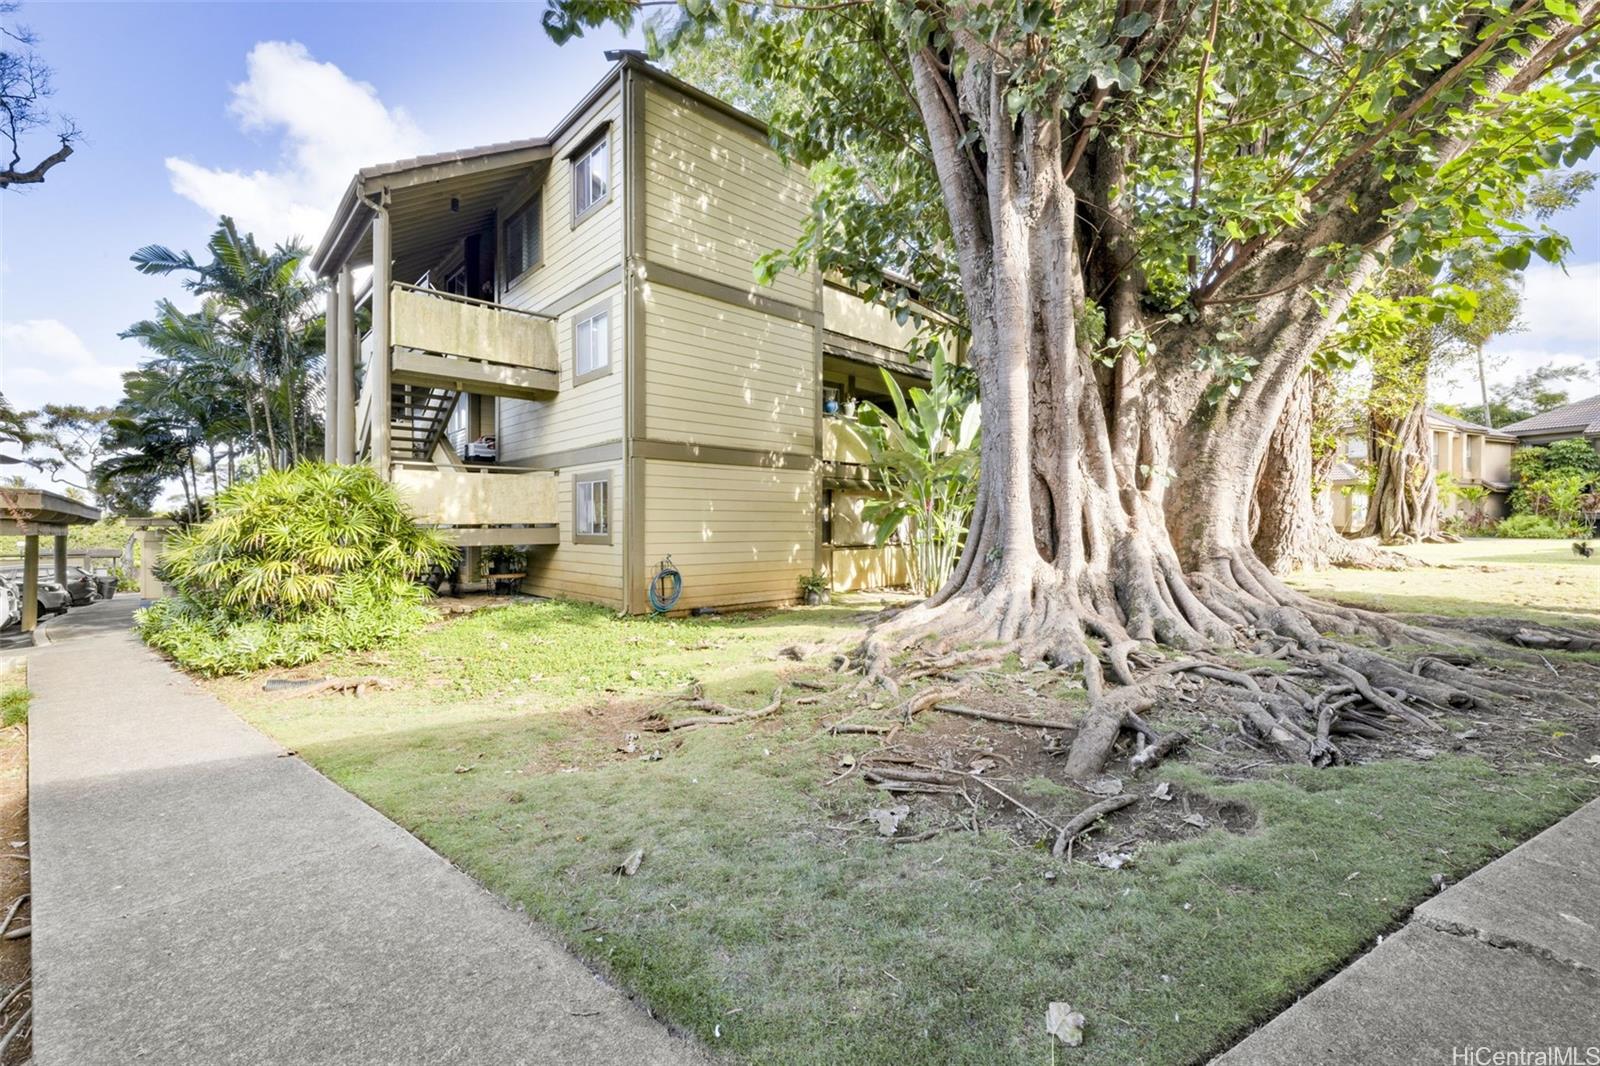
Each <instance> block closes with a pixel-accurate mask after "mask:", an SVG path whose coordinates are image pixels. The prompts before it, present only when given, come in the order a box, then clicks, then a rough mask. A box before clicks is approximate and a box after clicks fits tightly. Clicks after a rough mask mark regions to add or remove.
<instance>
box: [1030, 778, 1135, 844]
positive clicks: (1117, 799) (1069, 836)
mask: <svg viewBox="0 0 1600 1066" xmlns="http://www.w3.org/2000/svg"><path fill="white" fill-rule="evenodd" d="M1137 802H1139V797H1138V796H1135V795H1132V794H1129V795H1126V796H1112V797H1111V798H1110V799H1106V800H1101V801H1100V802H1099V803H1096V804H1095V805H1093V806H1092V807H1086V808H1084V809H1083V810H1081V811H1079V812H1078V813H1077V814H1076V815H1074V816H1073V818H1072V821H1070V822H1068V823H1067V824H1066V825H1064V826H1062V827H1061V831H1060V832H1058V833H1057V834H1056V842H1055V843H1054V844H1052V845H1051V846H1050V854H1051V855H1054V856H1055V857H1056V858H1058V859H1059V858H1060V857H1061V856H1062V855H1064V854H1066V851H1067V845H1068V844H1070V843H1072V841H1073V839H1074V838H1076V837H1077V836H1078V835H1079V834H1080V833H1082V832H1083V831H1084V830H1085V829H1088V828H1089V827H1090V826H1091V825H1093V824H1094V823H1096V822H1098V821H1099V820H1100V819H1102V818H1104V817H1105V816H1106V815H1108V814H1112V813H1114V812H1116V811H1120V810H1122V808H1124V807H1126V806H1128V805H1129V804H1133V803H1137Z"/></svg>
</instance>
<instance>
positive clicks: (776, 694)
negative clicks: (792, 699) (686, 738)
mask: <svg viewBox="0 0 1600 1066" xmlns="http://www.w3.org/2000/svg"><path fill="white" fill-rule="evenodd" d="M684 704H685V706H687V707H689V708H690V709H691V710H696V711H713V712H715V713H713V714H708V715H700V716H698V717H694V718H672V719H668V718H663V717H661V715H660V713H659V712H657V714H656V715H655V716H653V717H651V718H649V719H647V720H646V721H645V722H644V728H645V729H647V730H650V731H651V732H653V733H676V732H678V731H680V730H683V729H698V728H699V727H701V726H707V725H737V724H739V723H742V722H753V721H755V720H756V719H757V718H765V717H766V716H767V715H769V714H775V713H777V711H778V710H779V708H781V707H782V706H783V689H781V688H779V689H775V690H773V693H772V702H771V703H769V704H767V705H766V706H765V707H761V708H758V709H756V710H753V711H741V710H739V709H738V708H736V707H729V706H728V705H726V704H723V703H717V702H715V701H714V700H708V699H705V698H703V697H701V696H700V695H699V690H698V689H696V694H695V695H694V696H692V697H691V698H690V699H688V700H686V701H684Z"/></svg>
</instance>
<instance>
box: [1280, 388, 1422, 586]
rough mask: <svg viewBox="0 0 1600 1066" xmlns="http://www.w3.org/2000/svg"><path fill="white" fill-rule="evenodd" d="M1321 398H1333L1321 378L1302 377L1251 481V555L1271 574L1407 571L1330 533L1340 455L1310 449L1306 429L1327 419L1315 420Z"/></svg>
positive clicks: (1389, 556)
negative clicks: (1329, 570) (1327, 569)
mask: <svg viewBox="0 0 1600 1066" xmlns="http://www.w3.org/2000/svg"><path fill="white" fill-rule="evenodd" d="M1325 397H1331V386H1330V385H1329V384H1328V383H1327V381H1326V378H1324V377H1323V376H1322V375H1318V374H1315V373H1313V372H1310V371H1308V372H1307V373H1305V374H1303V375H1301V378H1300V380H1299V381H1298V382H1296V383H1295V387H1294V390H1293V391H1292V392H1291V393H1290V394H1289V401H1288V403H1287V404H1286V405H1285V406H1284V409H1283V417H1282V418H1280V419H1279V420H1278V424H1277V426H1276V427H1275V428H1274V429H1273V431H1272V440H1271V442H1270V443H1269V445H1268V450H1267V458H1266V461H1265V462H1263V463H1262V464H1261V472H1260V474H1259V475H1258V476H1257V479H1256V495H1255V512H1256V513H1255V520H1254V537H1253V542H1252V544H1253V547H1254V549H1255V552H1256V555H1257V556H1259V557H1260V559H1261V561H1262V563H1264V564H1265V565H1266V567H1267V568H1268V569H1269V570H1271V571H1272V572H1273V573H1274V574H1288V573H1293V572H1295V571H1297V570H1320V569H1322V568H1323V567H1326V566H1345V567H1352V568H1356V569H1363V570H1402V569H1405V568H1406V567H1407V566H1409V565H1411V564H1410V561H1409V560H1407V559H1406V557H1405V556H1403V555H1400V554H1398V553H1397V552H1390V551H1384V550H1382V549H1380V548H1375V547H1373V546H1372V545H1371V544H1370V543H1362V542H1359V541H1352V540H1349V539H1348V538H1346V537H1344V536H1342V535H1341V534H1340V533H1339V531H1338V530H1337V529H1335V528H1334V525H1333V500H1332V485H1331V482H1332V474H1333V465H1334V463H1335V461H1336V460H1337V458H1338V455H1337V452H1336V451H1335V450H1334V449H1333V448H1331V447H1323V448H1317V447H1314V446H1313V440H1312V438H1313V429H1312V427H1313V426H1315V425H1317V424H1318V423H1319V419H1322V418H1326V417H1327V415H1326V414H1325V413H1324V414H1322V415H1319V414H1318V411H1319V409H1321V410H1325V408H1326V406H1327V399H1325ZM1319 400H1321V407H1320V408H1319Z"/></svg>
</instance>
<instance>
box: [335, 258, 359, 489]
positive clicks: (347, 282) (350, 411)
mask: <svg viewBox="0 0 1600 1066" xmlns="http://www.w3.org/2000/svg"><path fill="white" fill-rule="evenodd" d="M355 285H356V282H355V278H354V277H353V276H352V275H351V273H350V265H349V264H348V263H346V264H345V265H344V266H342V267H340V268H339V281H338V289H337V291H338V294H339V369H338V373H337V374H336V375H335V377H337V379H338V384H339V413H338V422H339V431H338V437H339V439H338V443H337V447H336V450H335V452H334V461H335V462H339V463H344V464H346V465H349V464H350V463H353V462H355V461H356V401H357V399H359V397H357V396H356V293H355Z"/></svg>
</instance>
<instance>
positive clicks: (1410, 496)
mask: <svg viewBox="0 0 1600 1066" xmlns="http://www.w3.org/2000/svg"><path fill="white" fill-rule="evenodd" d="M1430 435H1431V434H1430V431H1429V429H1428V419H1427V408H1426V406H1424V405H1423V404H1420V403H1419V404H1417V405H1416V406H1414V407H1412V408H1411V409H1410V410H1408V411H1406V412H1405V413H1404V414H1402V415H1400V416H1399V417H1398V418H1396V417H1394V416H1393V415H1391V414H1388V413H1385V412H1382V411H1374V412H1373V413H1372V421H1371V426H1370V429H1369V430H1368V435H1367V454H1368V455H1370V456H1371V457H1372V464H1373V468H1374V473H1375V478H1374V483H1373V489H1372V499H1371V502H1370V503H1369V504H1368V505H1367V524H1366V527H1365V528H1364V529H1363V530H1362V535H1363V536H1369V537H1373V536H1375V537H1377V538H1378V539H1379V540H1380V541H1382V542H1383V543H1385V544H1415V543H1417V542H1418V541H1424V540H1435V539H1437V538H1438V537H1439V534H1440V528H1439V520H1440V515H1439V486H1438V484H1437V483H1436V482H1435V480H1434V476H1433V469H1432V464H1431V463H1430V462H1429V452H1430V444H1431V441H1430V439H1429V438H1430Z"/></svg>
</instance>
